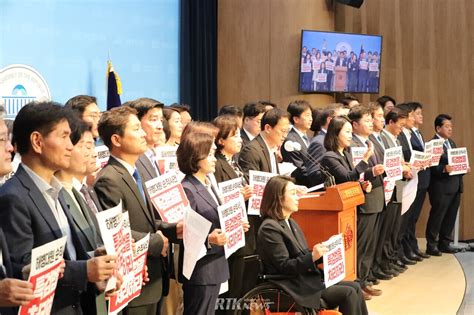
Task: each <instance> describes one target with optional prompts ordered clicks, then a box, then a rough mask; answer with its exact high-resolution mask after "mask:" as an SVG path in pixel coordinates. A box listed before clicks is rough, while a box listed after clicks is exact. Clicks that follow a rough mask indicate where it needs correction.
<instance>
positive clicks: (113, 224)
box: [96, 202, 133, 291]
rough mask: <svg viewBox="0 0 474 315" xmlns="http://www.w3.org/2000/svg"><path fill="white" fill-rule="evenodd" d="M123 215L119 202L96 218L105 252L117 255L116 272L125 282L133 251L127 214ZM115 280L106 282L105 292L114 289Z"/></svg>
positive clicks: (98, 214) (129, 270)
mask: <svg viewBox="0 0 474 315" xmlns="http://www.w3.org/2000/svg"><path fill="white" fill-rule="evenodd" d="M124 214H125V213H122V202H120V203H119V204H118V205H117V206H116V207H113V208H110V209H108V210H104V211H101V212H99V213H97V214H96V217H97V222H98V224H99V230H100V234H101V236H102V240H103V241H104V247H105V251H106V252H107V254H108V255H117V270H118V272H119V273H120V274H121V275H122V276H123V278H124V282H125V281H126V278H127V276H128V275H129V274H131V272H132V271H133V251H132V238H131V233H130V227H129V225H130V224H129V223H128V213H126V214H125V218H124ZM124 219H125V224H124ZM127 225H128V228H127ZM116 280H117V278H116V277H115V276H112V277H111V278H110V279H109V280H108V281H107V286H106V288H105V290H106V291H109V290H111V289H114V288H115V284H116Z"/></svg>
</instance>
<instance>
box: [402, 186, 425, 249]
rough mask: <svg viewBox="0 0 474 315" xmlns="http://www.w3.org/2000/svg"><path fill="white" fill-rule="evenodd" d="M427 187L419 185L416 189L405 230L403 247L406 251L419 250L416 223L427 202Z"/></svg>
mask: <svg viewBox="0 0 474 315" xmlns="http://www.w3.org/2000/svg"><path fill="white" fill-rule="evenodd" d="M426 193H427V189H426V188H420V187H418V190H417V191H416V197H415V200H414V201H413V204H412V205H411V207H410V209H409V210H408V212H409V213H410V217H409V218H407V220H408V222H407V226H406V231H405V236H404V238H403V240H402V244H403V247H404V249H405V251H407V250H410V251H412V252H413V251H418V250H419V247H418V241H417V239H416V223H417V222H418V219H419V218H420V214H421V210H422V209H423V203H424V202H425V198H426Z"/></svg>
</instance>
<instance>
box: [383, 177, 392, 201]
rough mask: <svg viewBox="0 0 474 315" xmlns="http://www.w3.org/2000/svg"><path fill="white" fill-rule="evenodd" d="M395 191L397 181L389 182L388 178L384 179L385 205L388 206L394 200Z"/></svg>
mask: <svg viewBox="0 0 474 315" xmlns="http://www.w3.org/2000/svg"><path fill="white" fill-rule="evenodd" d="M394 189H395V181H394V180H388V179H387V178H386V177H385V178H384V179H383V192H384V195H385V205H388V203H389V202H390V200H391V199H392V195H393V191H394Z"/></svg>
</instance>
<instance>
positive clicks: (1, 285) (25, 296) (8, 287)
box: [0, 278, 35, 306]
mask: <svg viewBox="0 0 474 315" xmlns="http://www.w3.org/2000/svg"><path fill="white" fill-rule="evenodd" d="M34 298H35V296H34V295H33V284H31V283H30V282H28V281H23V280H17V279H12V278H8V279H3V280H0V305H1V306H18V305H27V304H28V303H29V302H30V301H32V300H33V299H34Z"/></svg>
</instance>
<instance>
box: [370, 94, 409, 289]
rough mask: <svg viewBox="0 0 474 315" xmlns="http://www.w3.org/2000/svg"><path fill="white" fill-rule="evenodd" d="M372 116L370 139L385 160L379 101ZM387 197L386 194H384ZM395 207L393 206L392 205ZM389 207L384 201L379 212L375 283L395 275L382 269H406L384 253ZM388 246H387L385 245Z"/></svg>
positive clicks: (389, 226)
mask: <svg viewBox="0 0 474 315" xmlns="http://www.w3.org/2000/svg"><path fill="white" fill-rule="evenodd" d="M370 108H371V113H372V118H373V131H372V133H371V134H370V136H369V140H370V141H371V142H372V144H373V145H374V151H375V156H376V158H377V161H383V159H384V155H385V143H384V141H383V140H382V137H381V135H380V133H381V132H382V130H383V127H384V125H385V119H384V115H383V109H382V106H381V105H380V104H379V103H373V104H371V106H370ZM384 199H385V195H384ZM391 207H392V208H393V206H391ZM392 208H391V209H388V208H387V207H386V205H385V202H384V203H383V210H382V211H381V212H379V213H378V219H377V221H378V224H377V225H378V226H377V230H376V231H375V234H376V238H377V242H376V245H375V255H374V261H373V263H372V268H371V270H370V275H369V281H371V282H373V283H377V282H379V281H378V279H381V280H389V279H391V278H392V277H393V276H392V275H391V274H390V275H388V274H386V273H384V272H383V271H382V269H385V270H392V269H393V270H395V271H397V272H403V271H405V270H406V267H405V268H402V267H399V266H397V265H395V264H393V263H391V262H390V261H389V260H388V259H387V255H383V253H384V244H386V243H387V242H388V238H389V237H390V233H391V232H392V221H393V220H392V217H393V216H394V215H395V213H394V211H390V210H393V209H392ZM385 248H386V246H385Z"/></svg>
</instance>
